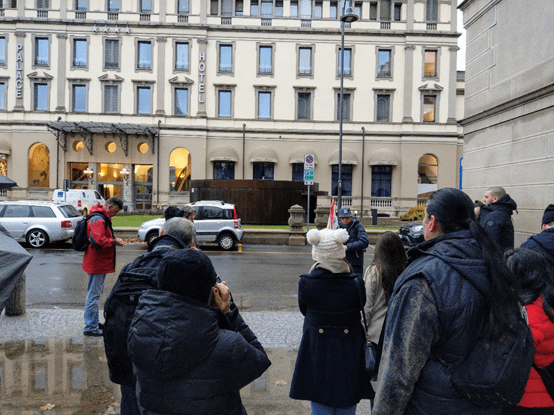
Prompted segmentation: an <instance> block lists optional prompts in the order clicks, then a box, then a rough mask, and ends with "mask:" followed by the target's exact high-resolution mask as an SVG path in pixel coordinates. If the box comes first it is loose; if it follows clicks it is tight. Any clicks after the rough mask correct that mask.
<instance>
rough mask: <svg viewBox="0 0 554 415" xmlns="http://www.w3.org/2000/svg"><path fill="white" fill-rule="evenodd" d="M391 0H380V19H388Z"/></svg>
mask: <svg viewBox="0 0 554 415" xmlns="http://www.w3.org/2000/svg"><path fill="white" fill-rule="evenodd" d="M390 9H391V1H390V0H381V16H380V17H381V20H384V21H390V12H391V10H390Z"/></svg>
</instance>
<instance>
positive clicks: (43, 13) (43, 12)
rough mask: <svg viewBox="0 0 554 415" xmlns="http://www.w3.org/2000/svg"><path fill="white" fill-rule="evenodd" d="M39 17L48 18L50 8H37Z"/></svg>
mask: <svg viewBox="0 0 554 415" xmlns="http://www.w3.org/2000/svg"><path fill="white" fill-rule="evenodd" d="M37 17H38V18H40V19H47V18H48V10H37Z"/></svg>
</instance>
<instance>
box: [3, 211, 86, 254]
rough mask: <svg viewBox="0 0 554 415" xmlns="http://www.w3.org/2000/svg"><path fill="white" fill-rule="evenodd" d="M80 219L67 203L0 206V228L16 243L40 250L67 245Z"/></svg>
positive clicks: (79, 215)
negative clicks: (53, 245)
mask: <svg viewBox="0 0 554 415" xmlns="http://www.w3.org/2000/svg"><path fill="white" fill-rule="evenodd" d="M82 218H83V217H82V216H81V214H80V213H79V211H77V209H75V208H74V207H73V206H71V205H69V204H67V203H52V202H40V201H36V200H18V201H11V202H10V201H4V202H0V224H1V225H2V226H3V227H4V228H6V230H7V231H8V232H9V233H10V235H11V237H12V238H13V239H15V240H16V241H18V242H27V243H28V244H29V245H30V246H31V247H33V248H42V247H44V246H46V245H47V244H48V243H49V242H57V241H67V240H68V239H71V238H72V237H73V232H74V231H75V226H77V223H78V222H79V221H80V220H81V219H82Z"/></svg>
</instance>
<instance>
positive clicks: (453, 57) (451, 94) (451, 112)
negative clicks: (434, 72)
mask: <svg viewBox="0 0 554 415" xmlns="http://www.w3.org/2000/svg"><path fill="white" fill-rule="evenodd" d="M458 49H459V47H458V46H450V47H449V48H448V53H450V68H449V69H450V70H449V71H448V119H447V120H446V122H447V123H448V124H457V121H456V94H457V92H456V79H457V77H458V71H457V65H458Z"/></svg>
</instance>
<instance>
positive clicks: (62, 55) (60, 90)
mask: <svg viewBox="0 0 554 415" xmlns="http://www.w3.org/2000/svg"><path fill="white" fill-rule="evenodd" d="M56 37H57V38H58V62H57V65H58V74H57V78H58V79H57V82H56V92H57V94H56V97H57V102H58V105H57V106H56V112H66V111H65V78H66V71H65V67H66V63H67V62H66V61H67V45H66V43H67V34H66V33H58V34H57V35H56Z"/></svg>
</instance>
